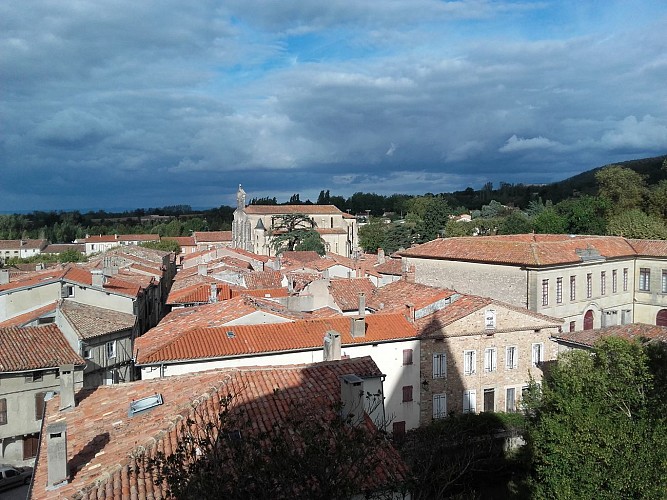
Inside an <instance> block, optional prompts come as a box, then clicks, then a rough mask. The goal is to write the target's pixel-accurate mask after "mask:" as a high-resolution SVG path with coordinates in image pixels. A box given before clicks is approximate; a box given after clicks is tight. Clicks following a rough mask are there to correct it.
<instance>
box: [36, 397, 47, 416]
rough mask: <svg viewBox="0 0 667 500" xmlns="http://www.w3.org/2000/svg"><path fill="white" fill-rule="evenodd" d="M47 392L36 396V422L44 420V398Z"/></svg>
mask: <svg viewBox="0 0 667 500" xmlns="http://www.w3.org/2000/svg"><path fill="white" fill-rule="evenodd" d="M45 395H46V393H45V392H38V393H37V394H35V420H42V415H43V414H44V396H45Z"/></svg>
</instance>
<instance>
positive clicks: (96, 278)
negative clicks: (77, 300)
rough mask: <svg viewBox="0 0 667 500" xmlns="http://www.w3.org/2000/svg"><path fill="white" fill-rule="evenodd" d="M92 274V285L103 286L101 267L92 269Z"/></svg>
mask: <svg viewBox="0 0 667 500" xmlns="http://www.w3.org/2000/svg"><path fill="white" fill-rule="evenodd" d="M90 274H92V276H93V286H97V287H100V288H102V287H103V286H104V281H105V280H104V271H103V270H102V269H93V270H92V271H90Z"/></svg>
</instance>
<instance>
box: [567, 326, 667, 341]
mask: <svg viewBox="0 0 667 500" xmlns="http://www.w3.org/2000/svg"><path fill="white" fill-rule="evenodd" d="M605 337H620V338H623V339H625V340H629V341H635V340H637V341H642V342H643V341H646V340H660V341H662V342H667V327H665V326H656V325H647V324H644V323H632V324H629V325H615V326H609V327H606V328H598V329H596V330H582V331H578V332H567V333H560V334H558V335H557V336H555V337H554V338H555V339H556V340H558V341H563V342H566V343H569V344H578V345H581V346H585V347H593V346H594V345H595V344H596V343H597V342H598V341H599V340H601V339H603V338H605Z"/></svg>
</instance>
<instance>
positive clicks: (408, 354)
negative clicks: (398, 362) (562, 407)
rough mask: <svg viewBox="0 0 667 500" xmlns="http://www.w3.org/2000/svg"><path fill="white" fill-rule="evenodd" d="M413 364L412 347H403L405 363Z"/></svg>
mask: <svg viewBox="0 0 667 500" xmlns="http://www.w3.org/2000/svg"><path fill="white" fill-rule="evenodd" d="M411 364H412V349H403V365H404V366H405V365H411Z"/></svg>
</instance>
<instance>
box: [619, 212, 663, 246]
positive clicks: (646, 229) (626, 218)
mask: <svg viewBox="0 0 667 500" xmlns="http://www.w3.org/2000/svg"><path fill="white" fill-rule="evenodd" d="M607 233H608V234H610V235H613V236H625V237H626V238H639V239H648V240H665V239H667V227H666V226H665V223H664V222H663V221H662V220H661V219H660V218H659V217H656V216H652V215H647V214H645V213H644V212H642V211H641V210H639V209H638V208H633V209H630V210H626V211H624V212H620V213H617V214H616V215H613V216H612V217H611V218H610V219H609V221H608V222H607Z"/></svg>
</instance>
